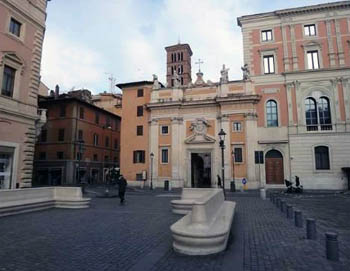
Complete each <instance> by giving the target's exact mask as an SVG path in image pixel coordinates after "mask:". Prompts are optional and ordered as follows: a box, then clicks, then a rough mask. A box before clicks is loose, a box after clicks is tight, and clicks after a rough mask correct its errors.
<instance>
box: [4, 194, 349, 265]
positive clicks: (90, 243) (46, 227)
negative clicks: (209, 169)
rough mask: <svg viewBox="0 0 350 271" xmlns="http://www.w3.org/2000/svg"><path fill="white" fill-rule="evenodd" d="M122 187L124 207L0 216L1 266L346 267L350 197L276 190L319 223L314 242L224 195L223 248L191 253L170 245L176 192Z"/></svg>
mask: <svg viewBox="0 0 350 271" xmlns="http://www.w3.org/2000/svg"><path fill="white" fill-rule="evenodd" d="M90 189H92V188H90ZM93 189H95V188H93ZM98 189H100V191H103V188H98ZM98 189H95V191H97V192H99V190H98ZM128 192H129V193H128V194H127V198H126V199H127V203H126V205H125V206H120V205H119V204H118V202H119V201H118V198H93V199H92V202H91V207H90V208H89V209H80V210H69V209H51V210H46V211H41V212H35V213H27V214H22V215H16V216H10V217H2V218H0V232H1V235H0V259H1V260H0V270H1V271H3V270H6V271H8V270H11V271H12V270H20V271H27V270H28V271H31V270H35V271H38V270H45V271H46V270H47V271H51V270H52V271H56V270H133V271H134V270H162V271H163V270H164V271H167V270H258V271H264V270H266V271H270V270H278V271H281V270H282V271H283V270H288V271H290V270H298V271H299V270H308V271H309V270H337V271H338V270H349V268H348V267H349V266H350V253H349V252H350V251H349V248H350V233H349V230H350V218H349V214H350V204H349V203H350V197H349V196H345V195H340V194H335V195H318V196H317V195H316V196H315V195H312V196H310V195H303V196H298V197H296V196H288V195H287V196H284V195H282V196H283V197H285V199H286V201H287V202H288V203H290V204H292V205H294V206H296V207H297V208H298V209H300V210H302V211H303V214H304V218H305V217H312V218H315V219H316V220H317V231H318V239H317V240H307V239H305V234H306V230H305V223H304V227H303V228H296V227H295V226H294V220H291V219H287V218H286V216H285V214H283V213H281V212H280V210H278V209H277V208H276V207H275V206H274V205H273V204H272V203H271V202H270V201H268V200H266V201H263V200H261V199H260V198H259V195H258V193H250V192H249V193H247V192H245V193H227V194H228V200H235V201H236V202H237V206H236V213H235V217H234V222H233V227H232V230H231V233H232V236H231V237H230V239H229V243H228V248H227V250H226V251H224V252H221V253H218V254H215V255H209V256H200V257H199V256H195V257H193V256H184V255H180V254H178V253H175V252H174V251H173V250H172V246H171V245H172V237H171V232H170V225H171V224H173V223H174V222H175V221H177V220H178V219H179V218H181V216H179V215H175V214H172V212H171V210H170V201H171V200H172V199H174V197H176V195H179V194H178V193H179V191H172V192H171V193H169V192H163V191H161V190H154V191H149V190H142V189H138V190H131V191H128ZM91 195H93V193H92V194H91ZM167 195H170V196H167ZM335 213H336V215H335ZM329 230H335V231H337V232H338V233H339V241H340V243H339V247H340V261H339V262H331V261H328V260H326V258H325V245H324V242H325V239H324V232H326V231H329Z"/></svg>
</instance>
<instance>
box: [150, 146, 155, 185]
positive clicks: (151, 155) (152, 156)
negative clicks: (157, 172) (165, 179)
mask: <svg viewBox="0 0 350 271" xmlns="http://www.w3.org/2000/svg"><path fill="white" fill-rule="evenodd" d="M149 156H150V157H151V184H150V189H151V190H153V180H152V178H153V158H154V153H153V152H151V153H150V155H149Z"/></svg>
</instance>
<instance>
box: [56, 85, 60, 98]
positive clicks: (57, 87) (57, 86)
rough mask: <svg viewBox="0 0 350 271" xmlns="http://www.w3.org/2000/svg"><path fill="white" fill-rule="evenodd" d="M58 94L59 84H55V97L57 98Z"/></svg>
mask: <svg viewBox="0 0 350 271" xmlns="http://www.w3.org/2000/svg"><path fill="white" fill-rule="evenodd" d="M58 96H60V87H59V85H56V86H55V97H56V98H58Z"/></svg>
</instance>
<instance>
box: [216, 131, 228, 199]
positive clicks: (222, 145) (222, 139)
mask: <svg viewBox="0 0 350 271" xmlns="http://www.w3.org/2000/svg"><path fill="white" fill-rule="evenodd" d="M218 135H219V139H220V141H219V146H220V148H221V178H222V184H223V186H222V189H223V192H224V198H225V199H226V193H225V158H224V149H225V136H226V133H225V132H224V130H223V129H222V128H221V130H220V132H219V134H218Z"/></svg>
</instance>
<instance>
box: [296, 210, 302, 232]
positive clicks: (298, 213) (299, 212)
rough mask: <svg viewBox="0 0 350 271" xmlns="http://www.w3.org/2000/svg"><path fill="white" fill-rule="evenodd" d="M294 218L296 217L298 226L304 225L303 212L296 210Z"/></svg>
mask: <svg viewBox="0 0 350 271" xmlns="http://www.w3.org/2000/svg"><path fill="white" fill-rule="evenodd" d="M294 218H295V226H296V227H298V228H302V227H303V218H302V213H301V211H300V210H295V211H294Z"/></svg>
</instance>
